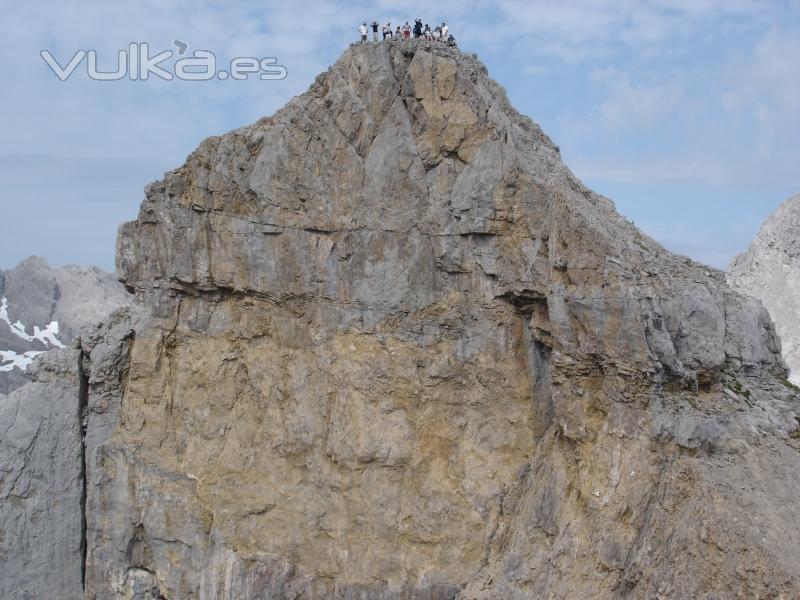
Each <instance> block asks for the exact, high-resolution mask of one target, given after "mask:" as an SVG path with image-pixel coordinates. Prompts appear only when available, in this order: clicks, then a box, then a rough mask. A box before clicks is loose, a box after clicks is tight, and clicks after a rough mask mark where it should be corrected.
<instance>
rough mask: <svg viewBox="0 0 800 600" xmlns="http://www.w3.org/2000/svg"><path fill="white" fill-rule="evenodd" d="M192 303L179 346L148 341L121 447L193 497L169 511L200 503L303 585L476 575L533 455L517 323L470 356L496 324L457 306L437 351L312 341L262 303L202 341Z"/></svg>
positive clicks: (240, 548) (222, 527) (449, 305)
mask: <svg viewBox="0 0 800 600" xmlns="http://www.w3.org/2000/svg"><path fill="white" fill-rule="evenodd" d="M198 302H203V301H201V300H198V301H195V300H184V301H183V304H182V306H181V308H180V316H179V317H178V321H177V325H176V326H175V328H174V330H171V331H169V332H165V331H164V330H163V329H153V330H150V331H148V332H147V333H146V335H145V336H144V337H137V339H136V342H135V344H134V345H133V348H132V354H131V369H130V375H129V378H128V383H127V386H126V389H125V398H126V401H125V403H124V404H123V409H122V412H121V419H120V427H119V430H118V431H117V433H116V434H114V436H113V437H112V439H111V441H110V443H111V444H113V445H118V446H125V447H127V448H135V449H136V450H135V452H136V455H137V456H139V457H141V458H142V459H144V458H145V457H146V460H147V461H148V462H149V463H151V464H149V468H151V469H154V470H155V471H162V470H163V472H170V473H178V474H181V475H183V476H185V477H186V478H187V479H189V480H191V481H192V486H193V489H194V492H195V494H196V496H195V497H194V498H181V502H180V504H181V506H180V507H177V506H176V507H175V510H178V511H180V512H184V511H185V510H186V507H185V506H183V504H184V503H186V502H188V503H190V504H192V503H196V507H195V509H194V510H196V511H197V512H198V514H202V515H203V520H204V522H206V523H208V524H209V525H210V524H211V523H213V527H214V529H215V531H216V532H217V535H219V536H221V537H222V538H223V539H224V540H225V542H226V544H227V545H228V546H229V547H230V548H231V549H233V550H234V551H235V552H236V553H238V554H239V555H240V556H241V557H243V558H247V557H253V556H257V555H259V554H262V553H266V554H271V555H275V556H281V557H291V558H292V560H293V561H296V562H297V564H299V565H302V566H303V569H304V571H305V572H307V573H308V574H309V575H315V576H319V577H346V578H347V579H348V580H349V581H352V582H355V583H369V582H370V581H372V580H374V579H376V578H384V579H389V580H392V579H394V580H396V581H398V582H399V581H405V580H408V579H411V580H415V581H416V580H420V579H423V578H424V576H425V575H426V574H429V575H430V576H433V577H435V579H437V580H441V581H448V580H460V579H464V578H466V577H468V576H469V575H470V574H474V573H476V572H477V571H478V569H479V568H480V566H481V562H482V561H483V560H484V559H485V554H486V548H487V546H488V544H489V543H490V540H491V538H492V535H493V533H494V532H495V530H496V528H497V526H498V520H499V517H500V514H501V512H502V503H503V499H504V497H505V496H506V495H507V494H508V493H509V491H510V489H511V488H512V487H513V486H514V485H515V482H516V481H517V479H518V476H519V471H520V470H521V469H523V468H524V466H525V465H526V464H527V463H528V461H529V460H530V458H531V451H532V444H531V441H532V439H533V429H534V425H535V424H534V423H533V418H534V414H535V411H534V410H533V406H532V405H533V403H534V402H535V401H536V400H535V398H534V396H533V393H532V385H531V381H530V378H529V375H528V372H527V370H526V369H524V368H521V365H523V364H524V363H525V360H526V358H525V355H524V349H523V343H524V342H523V339H522V328H521V325H522V323H521V321H520V319H519V317H518V316H517V315H515V314H514V313H513V311H512V310H511V309H510V307H508V306H505V305H502V304H500V303H498V305H499V306H498V307H495V310H494V311H492V313H491V317H492V318H493V319H494V320H495V325H496V327H495V329H494V331H493V332H492V335H491V337H489V338H487V339H484V340H480V341H478V343H476V344H474V345H470V347H465V344H464V341H465V334H467V333H468V332H467V331H465V330H466V329H467V328H468V327H469V324H468V323H465V321H467V320H468V319H476V318H482V317H485V316H488V315H489V311H486V310H481V309H478V308H473V310H474V312H473V313H472V314H471V315H469V316H467V315H465V314H464V312H465V309H469V308H470V307H469V305H468V304H467V302H468V301H467V300H466V299H465V298H463V297H459V296H455V295H454V296H452V297H450V298H448V299H447V300H446V301H444V302H442V303H441V304H440V305H438V306H436V307H431V308H430V309H429V310H431V311H435V312H436V314H437V321H438V323H439V324H440V326H441V327H444V328H446V331H447V334H446V335H444V336H442V337H441V338H440V339H437V340H436V341H435V342H434V343H431V344H429V345H426V346H420V345H419V344H418V343H416V342H413V341H409V340H407V339H403V338H404V337H408V332H407V331H404V330H403V328H404V326H406V325H407V324H408V323H410V322H413V316H409V317H408V319H407V320H405V322H383V323H379V324H377V325H376V326H375V328H374V329H373V331H369V332H368V331H364V332H358V331H349V332H346V333H340V332H331V333H330V334H323V335H321V336H317V335H315V332H317V331H320V330H324V325H321V324H320V323H314V322H306V323H303V327H302V328H301V329H299V330H298V328H297V327H296V326H295V325H294V324H293V323H292V319H293V318H296V317H295V316H294V315H291V314H289V313H288V312H287V311H286V310H284V309H280V308H276V307H274V306H272V305H270V304H268V303H264V302H257V301H256V302H253V301H248V302H241V301H235V300H231V301H227V302H222V303H220V304H218V305H216V306H214V308H213V311H214V315H213V319H215V320H221V321H224V322H225V323H226V324H227V326H228V331H225V332H220V333H219V334H217V335H207V334H204V333H195V332H192V331H191V330H190V329H189V323H188V322H187V320H188V319H187V317H188V315H190V314H191V313H192V312H193V311H194V310H195V309H196V308H197V307H196V306H193V305H194V304H196V303H198ZM465 353H467V354H468V356H465ZM165 510H166V511H167V516H165V527H166V528H167V529H169V527H170V525H169V522H170V518H169V516H168V513H169V510H171V509H170V508H169V507H165ZM179 520H180V519H177V518H176V519H175V521H176V525H175V526H176V527H177V522H178V521H179Z"/></svg>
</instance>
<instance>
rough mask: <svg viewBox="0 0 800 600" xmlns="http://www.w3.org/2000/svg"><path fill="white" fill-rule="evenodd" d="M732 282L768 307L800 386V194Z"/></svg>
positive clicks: (733, 271)
mask: <svg viewBox="0 0 800 600" xmlns="http://www.w3.org/2000/svg"><path fill="white" fill-rule="evenodd" d="M728 280H729V281H730V283H731V285H732V286H733V287H734V288H736V289H738V290H740V291H742V292H744V293H746V294H749V295H751V296H754V297H756V298H758V299H759V300H761V302H762V303H763V304H764V306H766V307H767V310H769V313H770V315H771V316H772V319H773V320H774V321H775V327H776V329H777V331H778V334H779V335H780V338H781V342H782V344H783V356H784V358H785V359H786V363H787V364H788V365H789V368H790V369H791V372H792V374H791V376H790V379H791V381H792V382H793V383H794V384H796V385H800V194H798V195H797V196H794V197H792V198H789V199H788V200H786V201H785V202H784V203H783V204H782V205H781V206H780V207H779V208H778V210H776V211H775V212H774V213H772V215H770V217H769V218H768V219H767V220H766V222H765V223H764V225H763V226H762V227H761V230H760V231H759V232H758V235H757V236H756V239H755V240H754V241H753V243H752V245H751V246H750V248H749V249H748V250H747V252H745V253H744V254H741V255H739V256H737V257H736V258H735V259H734V260H733V262H732V263H731V266H730V268H729V270H728Z"/></svg>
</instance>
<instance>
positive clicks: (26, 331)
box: [0, 256, 131, 394]
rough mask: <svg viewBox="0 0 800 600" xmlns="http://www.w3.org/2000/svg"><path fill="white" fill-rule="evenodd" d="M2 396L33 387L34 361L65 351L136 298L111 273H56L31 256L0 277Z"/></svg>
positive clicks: (67, 270) (81, 269)
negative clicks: (30, 373) (44, 354)
mask: <svg viewBox="0 0 800 600" xmlns="http://www.w3.org/2000/svg"><path fill="white" fill-rule="evenodd" d="M0 302H1V303H2V304H1V305H0V393H4V394H8V393H9V392H10V391H12V390H14V389H16V388H18V387H20V386H21V385H24V384H25V383H27V382H28V381H30V379H31V378H30V377H29V376H28V375H27V373H26V371H27V369H28V366H29V365H30V364H31V362H32V361H33V359H34V357H36V356H38V355H39V354H41V353H42V352H45V351H47V350H50V349H53V348H64V347H67V346H70V345H72V343H73V342H74V341H75V340H76V339H77V338H78V337H79V336H80V335H81V332H82V331H85V330H86V329H87V328H89V327H91V326H93V325H95V324H96V323H99V322H101V321H102V320H103V319H104V318H105V317H106V316H107V315H108V314H109V313H110V312H112V311H114V310H116V309H117V308H120V307H123V306H127V305H129V304H130V302H131V296H130V295H129V294H128V293H127V292H126V291H125V288H124V287H123V286H122V284H120V283H119V281H117V279H116V277H115V276H114V275H112V274H111V273H106V272H104V271H101V270H100V269H98V268H96V267H77V266H66V267H61V268H58V269H53V268H51V267H50V266H49V265H48V264H47V261H46V260H45V259H43V258H39V257H36V256H32V257H30V258H27V259H25V260H23V261H22V262H20V263H19V265H17V266H16V267H15V268H13V269H10V270H8V271H5V272H2V271H0Z"/></svg>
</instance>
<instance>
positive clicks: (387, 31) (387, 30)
mask: <svg viewBox="0 0 800 600" xmlns="http://www.w3.org/2000/svg"><path fill="white" fill-rule="evenodd" d="M387 37H392V24H391V23H386V25H384V26H383V41H384V42H385V41H386V38H387Z"/></svg>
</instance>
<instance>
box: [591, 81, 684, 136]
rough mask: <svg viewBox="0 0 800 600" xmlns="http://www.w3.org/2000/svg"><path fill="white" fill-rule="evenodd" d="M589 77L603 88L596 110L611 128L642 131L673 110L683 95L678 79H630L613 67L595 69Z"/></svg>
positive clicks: (605, 125) (681, 85) (614, 130)
mask: <svg viewBox="0 0 800 600" xmlns="http://www.w3.org/2000/svg"><path fill="white" fill-rule="evenodd" d="M592 81H593V82H595V83H596V84H598V85H600V86H601V87H602V88H603V89H604V91H605V94H606V96H605V100H603V102H602V103H601V104H600V107H599V113H600V116H601V118H602V124H603V126H604V127H605V128H606V129H608V130H610V131H612V132H619V131H623V130H636V131H638V132H642V130H646V129H648V128H650V127H652V126H654V125H656V124H658V123H659V122H660V121H661V120H662V119H664V118H665V117H666V116H667V115H669V114H670V113H671V112H672V111H674V110H675V109H676V108H677V107H678V106H679V104H680V102H681V101H682V100H683V96H684V85H683V83H682V82H680V81H677V80H671V81H666V82H660V83H656V84H653V85H647V84H643V83H632V82H631V78H630V76H629V75H628V74H627V73H621V72H619V71H617V70H616V69H613V68H606V69H598V70H595V71H594V72H593V73H592Z"/></svg>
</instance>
